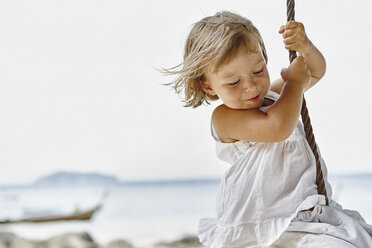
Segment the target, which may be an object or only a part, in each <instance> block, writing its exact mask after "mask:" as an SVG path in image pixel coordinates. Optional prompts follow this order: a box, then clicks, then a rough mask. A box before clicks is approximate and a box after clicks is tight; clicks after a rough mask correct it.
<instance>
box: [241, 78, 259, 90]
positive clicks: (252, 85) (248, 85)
mask: <svg viewBox="0 0 372 248" xmlns="http://www.w3.org/2000/svg"><path fill="white" fill-rule="evenodd" d="M256 90H257V84H256V82H255V81H254V80H253V79H252V78H247V79H246V80H245V81H244V84H243V91H244V92H247V93H249V92H255V91H256Z"/></svg>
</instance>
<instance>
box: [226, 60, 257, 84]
mask: <svg viewBox="0 0 372 248" xmlns="http://www.w3.org/2000/svg"><path fill="white" fill-rule="evenodd" d="M263 61H264V60H263V59H262V58H259V59H258V60H257V62H256V63H255V65H257V64H259V63H261V62H263ZM234 75H235V73H233V72H227V73H226V74H223V75H222V76H221V77H222V78H223V79H228V78H231V77H233V76H234Z"/></svg>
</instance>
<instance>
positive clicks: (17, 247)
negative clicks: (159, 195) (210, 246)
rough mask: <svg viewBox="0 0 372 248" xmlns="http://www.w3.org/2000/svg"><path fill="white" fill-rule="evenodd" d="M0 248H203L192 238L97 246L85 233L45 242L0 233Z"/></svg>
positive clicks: (63, 236) (58, 237) (60, 236)
mask: <svg viewBox="0 0 372 248" xmlns="http://www.w3.org/2000/svg"><path fill="white" fill-rule="evenodd" d="M0 248H204V246H203V245H201V244H200V243H199V240H198V238H197V237H194V236H190V237H184V238H182V239H180V240H175V241H171V242H159V243H157V244H153V245H149V246H145V247H136V246H134V245H133V244H132V243H131V242H129V241H127V240H113V241H111V242H109V243H108V244H98V243H97V242H96V241H95V240H94V238H93V237H92V236H91V235H90V234H89V233H87V232H81V233H65V234H61V235H57V236H54V237H51V238H49V239H46V240H30V239H25V238H22V237H19V236H17V235H15V234H14V233H10V232H0Z"/></svg>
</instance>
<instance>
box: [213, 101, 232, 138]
mask: <svg viewBox="0 0 372 248" xmlns="http://www.w3.org/2000/svg"><path fill="white" fill-rule="evenodd" d="M231 110H232V109H230V108H229V107H227V106H226V105H224V104H221V105H219V106H218V107H217V108H215V109H214V111H213V114H212V124H213V127H214V129H215V131H216V133H217V135H218V138H219V139H220V140H221V141H222V142H224V143H232V142H235V141H237V140H236V139H232V138H228V137H226V131H225V129H226V126H227V125H229V123H228V122H229V119H228V118H226V117H228V115H229V112H230V111H231Z"/></svg>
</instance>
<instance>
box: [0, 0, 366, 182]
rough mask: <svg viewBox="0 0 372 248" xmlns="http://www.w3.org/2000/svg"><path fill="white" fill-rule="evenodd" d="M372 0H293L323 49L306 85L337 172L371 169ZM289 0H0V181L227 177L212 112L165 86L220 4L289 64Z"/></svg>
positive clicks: (275, 70) (273, 63)
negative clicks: (64, 175) (68, 176)
mask: <svg viewBox="0 0 372 248" xmlns="http://www.w3.org/2000/svg"><path fill="white" fill-rule="evenodd" d="M371 7H372V3H371V2H370V1H368V0H358V1H354V2H351V1H346V0H340V1H322V0H312V1H303V0H302V1H296V19H297V20H298V21H301V22H303V23H304V25H305V28H306V32H307V34H308V36H309V38H310V40H311V41H312V42H313V43H314V44H315V45H316V46H317V47H318V48H319V50H321V51H322V53H323V55H324V56H325V58H326V60H327V73H326V76H325V77H324V78H323V79H322V80H321V81H320V82H319V84H318V85H317V86H316V87H314V88H313V89H311V90H310V91H308V92H307V93H306V95H305V97H306V100H307V105H308V108H309V112H310V116H311V119H312V124H313V128H314V133H315V138H316V140H317V143H318V145H319V147H320V150H321V153H322V155H323V157H324V159H325V161H326V163H327V166H328V170H329V173H366V172H372V158H371V156H370V154H371V152H370V148H371V147H372V130H371V129H370V127H371V126H372V118H371V116H370V112H371V111H370V108H371V107H372V103H371V101H370V98H371V90H372V70H371V68H370V64H371V62H370V60H371V57H372V47H371V44H372V35H371V32H370V30H372V19H371V16H370V11H369V10H370V9H371ZM285 8H286V7H285V1H284V0H282V1H278V0H266V1H249V0H245V1H239V0H229V1H221V0H214V1H211V0H187V1H186V0H179V1H172V0H158V1H144V0H141V1H131V2H130V3H129V2H128V1H120V0H105V1H102V0H64V1H57V0H48V1H47V0H34V1H26V0H14V1H4V0H1V1H0V118H1V119H0V168H1V174H0V184H17V183H29V182H32V181H33V180H35V179H36V178H37V177H39V176H42V175H47V174H49V173H52V172H54V171H57V170H68V171H78V172H100V173H105V174H112V175H115V176H117V177H118V178H119V179H121V180H159V179H173V178H205V177H219V176H221V175H222V173H224V171H225V170H226V169H227V168H228V165H227V164H226V163H224V162H222V161H219V160H218V158H217V157H216V155H215V151H214V149H215V144H214V141H213V139H212V138H211V136H210V116H211V113H212V111H213V109H214V107H216V106H218V105H219V104H220V102H218V101H217V102H214V103H212V104H211V105H205V106H201V107H199V108H197V109H190V108H185V107H183V103H182V98H181V97H180V96H178V95H176V94H174V93H173V92H172V89H171V88H170V87H166V86H164V85H162V84H163V83H167V82H169V81H171V80H172V77H169V76H168V77H166V76H163V75H162V74H161V73H160V72H159V71H158V69H160V68H168V67H172V66H174V65H177V64H179V63H180V62H182V52H183V46H184V42H185V39H186V37H187V34H188V32H189V30H190V28H191V25H192V23H194V22H196V21H198V20H200V19H201V18H203V17H205V16H208V15H213V14H215V13H216V12H217V11H220V10H230V11H234V12H236V13H238V14H241V15H243V16H245V17H247V18H249V19H251V20H252V21H253V23H254V24H255V25H256V26H257V28H258V29H259V30H260V32H261V35H262V36H263V39H264V41H265V45H266V48H267V52H268V56H269V63H268V68H269V72H270V76H271V79H275V78H277V77H279V72H280V70H281V68H284V67H287V66H288V55H287V51H286V50H285V49H284V45H283V43H282V38H281V36H280V35H279V34H278V30H279V27H280V26H281V25H283V24H285V21H286V9H285Z"/></svg>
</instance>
